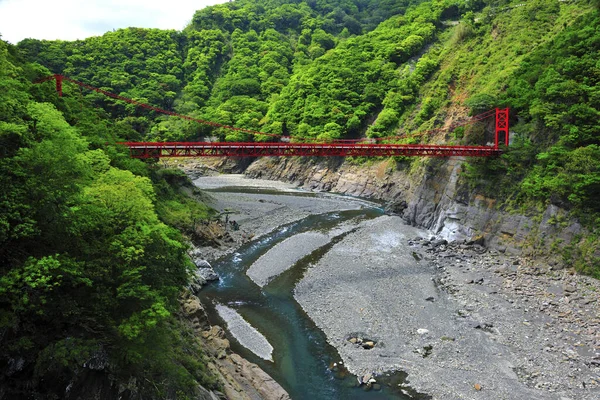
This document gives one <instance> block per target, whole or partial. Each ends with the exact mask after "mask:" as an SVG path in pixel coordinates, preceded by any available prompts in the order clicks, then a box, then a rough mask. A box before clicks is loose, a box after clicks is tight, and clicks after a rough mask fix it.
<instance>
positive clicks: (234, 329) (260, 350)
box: [215, 304, 273, 361]
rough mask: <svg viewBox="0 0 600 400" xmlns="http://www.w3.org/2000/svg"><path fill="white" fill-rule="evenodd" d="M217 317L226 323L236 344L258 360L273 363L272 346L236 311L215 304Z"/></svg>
mask: <svg viewBox="0 0 600 400" xmlns="http://www.w3.org/2000/svg"><path fill="white" fill-rule="evenodd" d="M215 308H216V310H217V312H218V313H219V316H220V317H221V318H223V320H224V321H225V322H226V323H227V329H228V330H229V332H230V333H231V334H232V335H233V336H234V337H235V338H236V340H237V341H238V342H240V344H241V345H242V346H244V347H245V348H247V349H248V350H250V351H251V352H253V353H254V354H256V355H257V356H259V357H260V358H262V359H264V360H268V361H273V346H271V343H269V341H268V340H267V338H265V337H264V336H263V335H262V333H260V332H259V331H258V330H256V328H254V327H253V326H252V325H250V324H249V323H248V322H247V321H246V320H245V319H244V318H243V317H242V316H241V315H240V314H239V313H238V312H237V311H236V310H234V309H233V308H231V307H227V306H225V305H223V304H217V305H216V307H215Z"/></svg>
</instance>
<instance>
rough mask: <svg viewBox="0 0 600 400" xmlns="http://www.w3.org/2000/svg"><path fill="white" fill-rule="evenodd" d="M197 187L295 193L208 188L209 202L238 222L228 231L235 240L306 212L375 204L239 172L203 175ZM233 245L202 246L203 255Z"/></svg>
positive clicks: (254, 235)
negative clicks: (245, 189) (237, 227)
mask: <svg viewBox="0 0 600 400" xmlns="http://www.w3.org/2000/svg"><path fill="white" fill-rule="evenodd" d="M194 184H195V185H196V186H197V187H198V188H200V189H213V190H214V189H223V188H231V187H243V186H245V185H248V184H250V185H252V187H253V188H255V189H256V188H258V189H270V190H272V189H276V190H281V189H284V190H285V191H286V192H289V193H297V194H298V196H291V195H285V194H281V195H280V194H266V193H233V192H218V191H215V192H211V193H210V197H211V198H212V203H210V206H211V207H213V208H215V209H217V210H219V211H229V212H231V213H230V214H229V220H230V221H234V220H235V221H236V222H238V223H239V224H240V230H239V231H231V234H232V236H234V237H235V238H236V239H237V240H238V242H243V241H247V240H250V239H255V238H257V237H260V236H263V235H266V234H268V233H270V232H271V231H273V230H274V229H275V228H277V227H279V226H282V225H286V224H290V223H292V222H295V221H299V220H301V219H303V218H306V217H308V216H309V215H315V214H324V213H329V212H336V211H344V210H358V209H361V208H364V207H373V206H376V204H375V203H372V202H369V201H366V200H362V199H356V198H350V197H343V196H339V195H334V194H329V193H318V194H316V193H307V192H305V191H302V190H298V189H294V187H293V185H290V184H286V183H282V182H276V181H267V180H254V179H246V178H244V177H243V176H242V175H219V176H206V177H200V178H198V179H196V180H194ZM233 249H234V248H233V247H228V248H223V249H215V248H209V247H206V248H203V249H202V253H203V254H202V255H203V257H204V258H206V259H208V260H211V261H212V260H215V259H217V258H219V257H221V256H222V255H224V254H226V253H227V252H229V251H233Z"/></svg>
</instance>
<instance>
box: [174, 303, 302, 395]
mask: <svg viewBox="0 0 600 400" xmlns="http://www.w3.org/2000/svg"><path fill="white" fill-rule="evenodd" d="M181 315H182V317H183V318H184V319H185V321H187V322H188V324H189V325H190V327H191V328H192V329H193V330H194V331H195V332H196V334H197V336H198V337H201V338H202V341H201V342H202V345H203V347H204V349H205V352H206V354H207V355H208V356H209V359H210V360H209V362H208V365H207V366H208V369H209V370H210V371H211V373H212V374H213V375H214V376H216V377H217V379H218V380H219V382H220V386H221V387H222V390H223V392H217V391H208V390H206V389H204V388H202V387H200V388H199V391H200V392H201V396H200V397H199V398H201V399H207V400H208V399H210V400H217V399H230V400H252V399H263V400H286V399H289V398H290V397H289V395H288V394H287V392H286V391H285V390H284V389H283V388H282V387H281V386H280V385H279V384H278V383H277V382H276V381H275V380H274V379H273V378H271V377H270V376H269V375H268V374H267V373H266V372H264V371H263V370H262V369H261V368H260V367H259V366H258V365H256V364H253V363H251V362H250V361H248V360H246V359H244V358H242V357H240V356H239V355H237V354H235V353H233V352H232V351H231V349H230V347H229V340H228V339H227V338H226V337H225V331H224V330H223V328H221V327H220V326H216V325H213V326H211V325H210V323H209V322H208V317H207V316H206V312H205V311H204V307H203V306H202V304H201V303H200V300H199V299H198V297H196V296H195V295H194V294H192V293H189V292H188V293H186V294H185V296H184V297H182V299H181Z"/></svg>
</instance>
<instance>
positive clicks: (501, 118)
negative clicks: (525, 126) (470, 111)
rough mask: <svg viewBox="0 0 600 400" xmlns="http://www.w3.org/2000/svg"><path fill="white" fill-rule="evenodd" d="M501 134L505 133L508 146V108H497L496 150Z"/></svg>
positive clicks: (505, 142)
mask: <svg viewBox="0 0 600 400" xmlns="http://www.w3.org/2000/svg"><path fill="white" fill-rule="evenodd" d="M501 133H504V144H505V145H506V146H508V108H496V143H495V147H496V148H498V144H499V143H498V142H499V137H500V134H501Z"/></svg>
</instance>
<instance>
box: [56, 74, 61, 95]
mask: <svg viewBox="0 0 600 400" xmlns="http://www.w3.org/2000/svg"><path fill="white" fill-rule="evenodd" d="M54 80H55V81H56V91H57V92H58V97H62V94H63V93H62V83H63V76H62V75H59V74H55V75H54Z"/></svg>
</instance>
